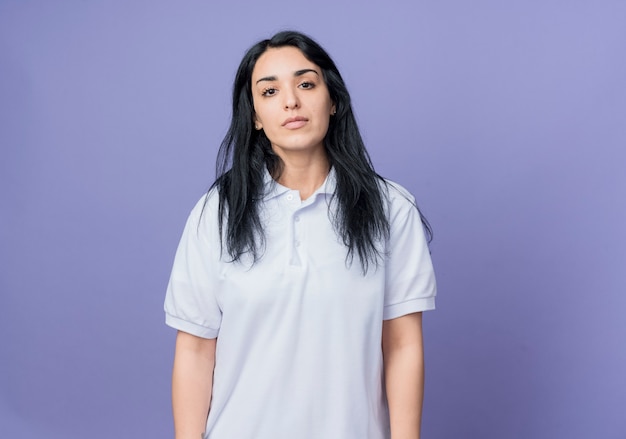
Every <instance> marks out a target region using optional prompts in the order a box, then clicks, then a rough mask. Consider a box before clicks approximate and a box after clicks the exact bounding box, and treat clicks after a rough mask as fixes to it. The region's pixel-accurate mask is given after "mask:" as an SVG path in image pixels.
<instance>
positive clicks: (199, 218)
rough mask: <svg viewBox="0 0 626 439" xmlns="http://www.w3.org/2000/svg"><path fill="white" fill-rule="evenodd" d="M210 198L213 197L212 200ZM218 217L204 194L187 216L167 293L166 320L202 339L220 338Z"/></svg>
mask: <svg viewBox="0 0 626 439" xmlns="http://www.w3.org/2000/svg"><path fill="white" fill-rule="evenodd" d="M209 201H210V200H209ZM216 218H217V215H216V213H215V209H211V203H210V202H208V203H206V204H205V203H204V197H203V198H202V199H201V200H200V201H199V202H198V204H197V205H196V206H195V207H194V209H193V210H192V211H191V214H190V215H189V218H188V219H187V223H186V225H185V228H184V230H183V235H182V238H181V240H180V243H179V244H178V249H177V250H176V256H175V258H174V265H173V267H172V273H171V275H170V280H169V284H168V286H167V293H166V295H165V306H164V309H165V323H166V324H167V325H168V326H171V327H172V328H175V329H178V330H180V331H184V332H188V333H190V334H192V335H196V336H198V337H202V338H216V337H217V336H218V333H219V328H220V324H221V320H222V312H221V309H220V307H219V304H218V300H217V296H216V293H217V289H218V281H219V277H218V273H219V268H218V263H219V258H218V256H219V251H216V246H217V247H218V250H219V242H215V241H216V239H215V238H216V237H218V236H219V235H218V234H217V233H216V232H214V229H217V225H216V224H212V223H213V222H215V221H214V219H216Z"/></svg>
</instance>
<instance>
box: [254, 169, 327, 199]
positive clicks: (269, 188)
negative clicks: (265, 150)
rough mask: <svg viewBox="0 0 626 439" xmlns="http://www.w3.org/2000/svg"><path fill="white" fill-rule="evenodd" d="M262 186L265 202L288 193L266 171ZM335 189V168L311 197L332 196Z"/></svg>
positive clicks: (286, 188) (285, 188) (286, 189)
mask: <svg viewBox="0 0 626 439" xmlns="http://www.w3.org/2000/svg"><path fill="white" fill-rule="evenodd" d="M263 184H264V186H265V190H264V195H263V200H264V201H267V200H270V199H272V198H276V197H279V196H281V195H283V194H284V193H285V192H288V191H290V190H291V189H289V188H288V187H285V186H283V185H282V184H280V183H278V182H277V181H276V180H274V179H273V178H272V176H271V175H270V173H269V171H268V170H267V169H266V170H265V174H264V176H263ZM336 187H337V175H336V173H335V168H330V171H329V172H328V175H327V176H326V179H325V180H324V183H322V185H321V186H320V187H319V188H317V190H316V191H315V192H314V193H313V195H312V196H313V197H315V196H316V195H317V194H333V193H334V192H335V188H336Z"/></svg>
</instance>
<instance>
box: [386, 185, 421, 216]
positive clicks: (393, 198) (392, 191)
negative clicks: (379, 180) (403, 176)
mask: <svg viewBox="0 0 626 439" xmlns="http://www.w3.org/2000/svg"><path fill="white" fill-rule="evenodd" d="M383 181H384V184H383V185H382V190H383V194H384V197H385V199H386V200H387V208H388V209H389V211H390V213H391V214H393V213H394V212H397V211H406V210H410V209H416V208H417V205H416V203H415V197H414V196H413V194H412V193H411V192H410V191H409V190H408V189H407V188H405V187H404V186H402V185H401V184H400V183H397V182H395V181H393V180H389V179H387V178H384V179H383Z"/></svg>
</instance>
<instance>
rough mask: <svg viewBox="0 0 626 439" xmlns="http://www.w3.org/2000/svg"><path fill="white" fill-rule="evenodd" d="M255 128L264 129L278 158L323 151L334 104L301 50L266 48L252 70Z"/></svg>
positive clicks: (320, 75)
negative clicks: (292, 154)
mask: <svg viewBox="0 0 626 439" xmlns="http://www.w3.org/2000/svg"><path fill="white" fill-rule="evenodd" d="M252 100H253V104H254V111H255V126H256V128H257V129H263V130H264V131H265V135H266V136H267V138H268V139H269V140H270V142H271V144H272V149H273V150H274V152H275V153H276V154H278V156H279V157H285V155H287V154H291V153H301V152H319V150H320V148H321V149H322V150H323V148H324V137H325V136H326V132H327V131H328V123H329V119H330V116H331V114H333V113H334V111H335V105H334V103H333V102H332V101H331V99H330V95H329V93H328V88H327V87H326V83H325V82H324V78H323V77H322V70H321V69H320V68H319V67H318V66H317V65H316V64H314V63H312V62H311V61H309V60H308V59H306V57H305V56H304V55H303V54H302V52H301V51H300V49H298V48H295V47H291V46H286V47H280V48H272V49H268V50H267V51H265V52H264V53H263V55H261V56H260V57H259V59H258V60H257V62H256V65H255V66H254V70H253V71H252Z"/></svg>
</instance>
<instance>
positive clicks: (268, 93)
mask: <svg viewBox="0 0 626 439" xmlns="http://www.w3.org/2000/svg"><path fill="white" fill-rule="evenodd" d="M275 94H276V89H275V88H266V89H265V90H263V91H262V92H261V95H262V96H274V95H275Z"/></svg>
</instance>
